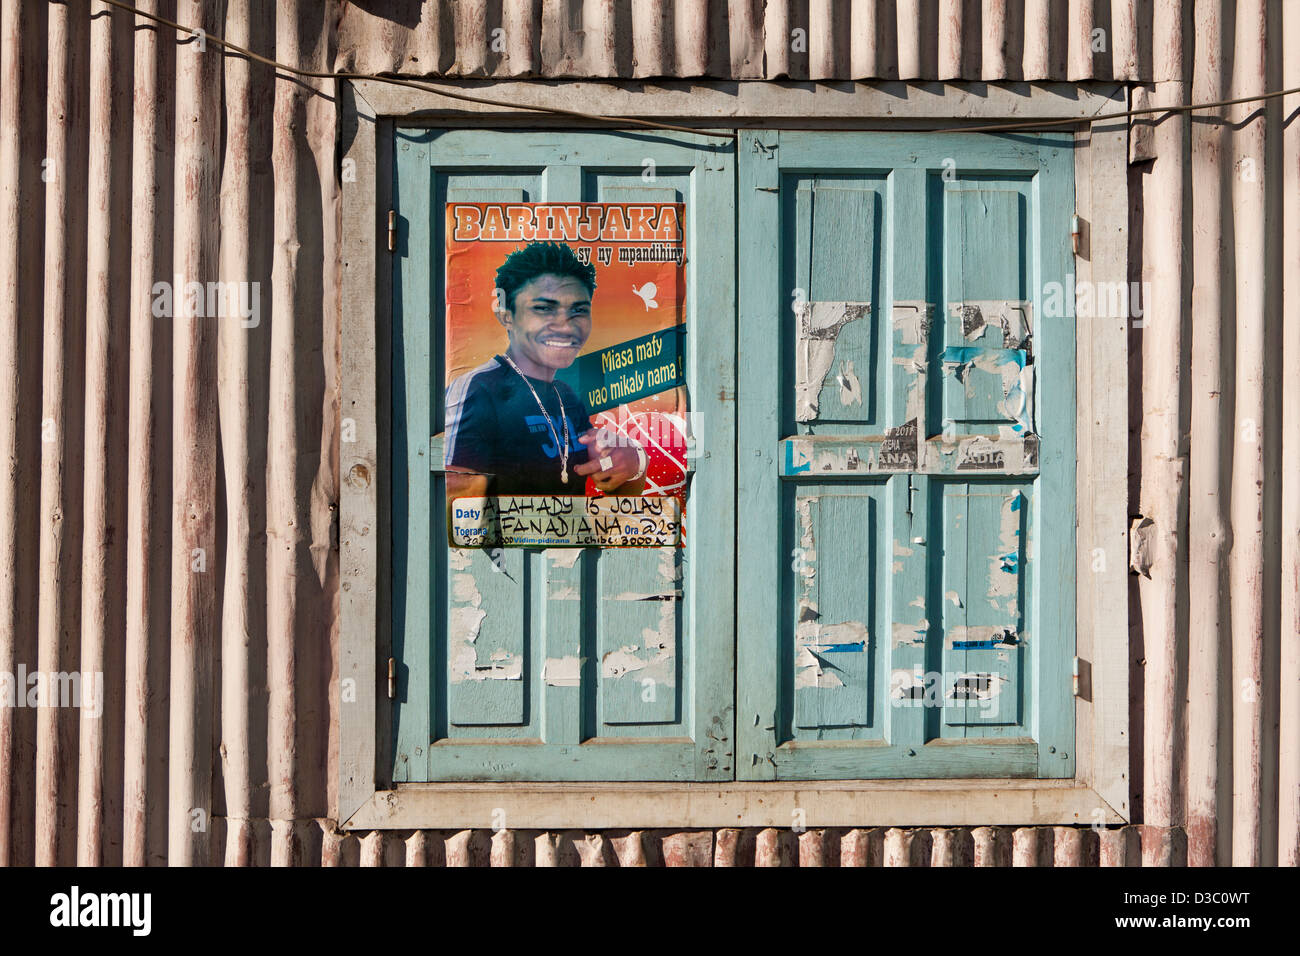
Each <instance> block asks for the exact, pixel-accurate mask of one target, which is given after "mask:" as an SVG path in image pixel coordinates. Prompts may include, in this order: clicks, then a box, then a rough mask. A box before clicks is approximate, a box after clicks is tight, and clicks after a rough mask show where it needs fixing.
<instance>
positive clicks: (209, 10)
mask: <svg viewBox="0 0 1300 956" xmlns="http://www.w3.org/2000/svg"><path fill="white" fill-rule="evenodd" d="M140 6H141V7H142V8H144V9H149V10H156V11H157V12H159V13H161V14H163V15H165V16H170V17H173V18H175V19H177V20H179V21H180V22H183V23H186V24H193V25H196V26H201V27H203V28H204V29H205V30H207V31H208V32H209V34H214V35H222V36H225V37H226V38H228V39H230V40H233V41H235V42H238V43H241V44H245V45H248V46H250V47H251V48H253V49H254V50H256V51H258V52H261V53H263V54H265V55H268V56H273V57H275V58H276V59H278V60H281V61H284V62H289V63H294V64H298V65H300V66H302V67H306V68H314V69H330V68H337V69H353V70H360V71H399V72H403V73H408V74H415V75H426V74H431V73H436V74H446V75H456V76H502V77H504V76H509V77H520V76H547V77H563V76H589V77H651V76H680V77H731V78H740V79H762V78H768V79H772V78H783V77H790V78H796V79H800V78H811V79H841V80H842V79H859V78H889V79H898V78H901V79H921V80H944V79H970V80H976V79H979V80H998V79H1007V80H1036V79H1057V80H1083V79H1111V78H1114V79H1120V80H1128V81H1141V82H1142V83H1144V84H1147V85H1146V86H1140V87H1135V97H1136V98H1137V99H1138V100H1139V101H1146V102H1151V103H1154V104H1169V103H1176V102H1183V101H1186V100H1187V99H1188V98H1189V97H1190V98H1192V99H1195V100H1216V99H1219V98H1221V97H1224V96H1240V95H1247V94H1252V93H1257V92H1260V91H1261V90H1264V89H1277V88H1280V87H1283V86H1300V3H1296V2H1287V3H1284V4H1268V3H1265V2H1264V0H1237V2H1234V0H1110V2H1107V0H1070V2H1068V3H1066V2H1049V0H983V2H974V0H875V2H873V0H853V2H848V0H839V2H837V0H808V2H790V3H784V2H767V3H760V2H757V0H732V2H722V0H676V2H668V3H664V4H662V5H660V4H650V3H644V4H643V3H639V2H637V3H628V2H623V0H587V2H578V0H544V2H542V3H529V2H526V0H502V2H500V3H489V2H487V0H460V2H447V0H444V2H424V3H420V2H417V0H405V2H399V3H380V2H378V0H364V2H355V3H350V4H339V3H337V2H335V3H330V4H317V3H312V2H308V0H298V2H282V3H278V4H273V3H270V2H261V0H228V2H226V3H224V4H220V3H215V2H211V0H182V2H179V3H175V4H174V3H172V2H160V0H140ZM92 8H93V9H92ZM801 30H802V31H806V33H804V34H800V33H798V32H796V31H801ZM1097 30H1100V31H1101V33H1100V34H1098V33H1096V32H1095V31H1097ZM0 38H2V39H0V359H2V360H3V361H4V362H5V367H4V369H3V371H2V372H0V454H2V455H3V456H4V461H5V462H6V464H7V467H5V468H4V470H3V472H0V674H8V675H15V676H16V677H21V675H22V674H23V673H24V672H27V673H30V672H33V671H39V672H43V673H50V672H59V671H63V672H67V671H87V672H91V673H94V672H103V673H104V675H105V678H104V692H103V695H102V698H101V699H100V702H101V703H102V707H103V713H102V716H100V717H93V716H89V712H90V711H89V710H88V711H87V713H86V715H83V714H82V713H80V712H79V711H78V710H76V709H73V708H31V707H22V706H15V707H0V862H7V863H15V864H21V863H32V862H38V863H71V862H74V861H78V862H82V863H86V864H95V863H105V864H118V863H128V864H140V863H162V862H165V861H167V860H168V859H170V860H171V861H172V862H202V861H203V860H204V859H205V858H208V857H210V858H211V859H212V861H213V862H220V861H222V860H224V861H225V862H226V863H229V864H238V863H248V862H275V863H317V862H324V863H334V862H338V863H349V862H350V863H363V864H366V863H369V864H384V863H395V864H398V865H401V864H403V863H407V864H415V863H429V864H439V863H446V864H448V865H457V864H460V865H465V864H474V863H486V862H491V863H492V864H494V865H509V864H512V863H514V864H527V863H537V864H555V865H565V864H573V865H577V864H583V865H602V864H610V865H616V864H619V863H622V864H624V865H627V864H635V863H639V862H645V863H649V864H656V863H667V864H670V865H671V864H686V865H708V864H710V863H714V864H726V863H728V862H732V861H734V862H740V863H749V862H756V863H757V864H758V865H785V864H794V863H796V862H797V863H798V864H801V865H809V864H812V865H818V864H827V865H829V864H834V863H836V862H839V863H844V864H855V865H877V864H885V865H896V864H909V863H911V864H916V865H925V864H927V863H933V864H936V865H938V864H961V863H976V864H979V863H987V862H999V861H1008V860H1013V859H1014V860H1015V861H1016V862H1018V863H1023V864H1026V865H1032V864H1042V865H1051V864H1052V863H1055V864H1056V865H1086V864H1089V863H1097V862H1101V863H1125V862H1128V863H1133V862H1136V861H1138V860H1145V861H1146V862H1147V863H1148V864H1159V863H1175V864H1176V863H1180V862H1183V861H1184V860H1186V861H1190V862H1193V863H1207V862H1211V861H1212V860H1214V859H1215V858H1216V854H1217V859H1218V860H1219V861H1221V862H1229V861H1231V862H1237V863H1260V862H1262V863H1271V862H1277V861H1280V862H1283V863H1289V864H1295V863H1296V862H1297V861H1298V855H1300V833H1298V831H1297V820H1298V819H1300V604H1298V600H1300V562H1298V560H1297V553H1298V551H1297V549H1298V537H1300V529H1298V526H1300V373H1297V371H1296V369H1297V368H1300V120H1298V119H1297V110H1298V109H1300V96H1297V97H1291V98H1289V99H1288V101H1287V102H1285V103H1283V102H1281V101H1278V100H1274V101H1272V103H1271V104H1270V105H1267V106H1265V105H1263V104H1253V105H1250V106H1241V107H1234V108H1232V109H1231V111H1229V112H1228V113H1227V119H1228V120H1230V121H1231V122H1230V123H1219V122H1212V121H1209V120H1207V119H1204V118H1197V119H1194V120H1189V119H1188V118H1187V117H1186V116H1178V117H1174V118H1170V119H1166V120H1164V121H1162V122H1159V123H1138V124H1136V126H1135V130H1134V131H1135V134H1136V135H1135V136H1134V137H1133V154H1134V156H1133V158H1134V161H1135V162H1134V164H1133V165H1131V166H1130V186H1131V189H1132V195H1133V197H1134V199H1133V209H1132V229H1131V236H1132V240H1131V250H1130V252H1131V257H1132V259H1131V261H1132V263H1133V265H1132V271H1133V278H1134V279H1135V280H1146V281H1149V282H1150V283H1151V296H1150V299H1149V302H1148V303H1147V305H1148V306H1149V307H1148V309H1147V311H1146V314H1145V316H1144V326H1143V328H1142V329H1141V330H1135V331H1134V332H1133V333H1132V341H1131V343H1130V344H1131V346H1132V353H1133V356H1134V359H1133V368H1132V377H1131V384H1132V390H1133V394H1134V411H1135V413H1136V414H1135V415H1134V424H1133V435H1132V441H1131V462H1130V464H1131V468H1130V471H1131V474H1132V476H1133V483H1132V492H1131V496H1130V497H1131V501H1130V506H1129V510H1130V512H1131V513H1132V514H1134V515H1137V516H1141V518H1145V519H1149V520H1148V521H1147V522H1146V523H1142V532H1141V535H1140V540H1141V542H1142V543H1143V547H1141V548H1139V549H1138V550H1139V552H1140V553H1139V554H1138V555H1137V559H1138V563H1139V565H1141V566H1142V567H1144V569H1145V573H1144V574H1143V575H1142V576H1140V577H1137V578H1135V586H1134V588H1133V591H1132V597H1131V601H1132V603H1133V607H1134V614H1133V615H1132V618H1133V620H1134V622H1135V623H1134V632H1133V635H1132V653H1133V660H1134V664H1135V667H1134V670H1133V673H1134V681H1133V696H1134V705H1133V706H1134V713H1135V715H1136V717H1135V721H1134V726H1133V738H1134V739H1133V743H1134V749H1133V755H1134V756H1133V766H1132V768H1131V770H1132V777H1133V783H1134V791H1135V795H1136V799H1135V805H1136V806H1137V807H1138V808H1140V813H1141V814H1142V816H1141V818H1140V819H1141V820H1142V822H1143V823H1144V824H1146V826H1141V827H1126V828H1123V829H1119V830H1113V831H1103V832H1101V833H1094V832H1092V831H1089V830H1078V829H1073V828H1060V827H1058V828H1050V827H1049V828H1025V829H1015V830H1012V829H1006V830H996V829H990V828H977V829H974V830H968V829H956V830H945V829H917V830H911V831H909V830H897V829H890V830H882V829H875V830H870V829H868V830H852V831H822V830H817V831H809V832H808V833H804V834H794V833H791V832H787V831H776V830H763V831H753V830H719V831H716V832H709V831H704V832H692V833H663V832H659V831H655V832H645V833H639V832H637V833H629V832H627V831H619V832H606V833H604V834H583V833H563V834H560V833H553V834H545V833H543V834H538V833H533V832H512V831H502V832H500V833H497V834H495V835H493V834H492V833H490V832H488V831H465V832H462V833H459V834H447V833H439V832H433V831H430V832H417V833H387V834H385V833H378V832H377V833H372V834H368V835H367V834H360V835H355V834H350V835H343V834H341V833H339V832H338V831H337V830H336V829H335V827H334V825H333V823H332V822H331V819H330V818H331V814H332V812H333V810H332V808H333V807H334V805H335V800H334V794H333V789H334V780H335V778H336V773H335V767H334V761H335V759H336V757H335V754H336V751H337V741H336V737H337V717H338V715H337V704H336V703H335V701H336V697H337V695H336V694H334V693H332V692H331V687H332V682H333V679H334V676H335V673H336V670H337V657H338V586H337V570H338V562H337V550H336V549H337V531H336V527H337V525H336V521H335V516H336V507H337V506H336V503H337V501H338V474H337V471H336V467H337V466H336V462H337V442H338V425H339V409H338V401H339V399H338V367H339V365H338V341H339V339H338V328H339V276H340V262H339V248H340V247H339V222H340V217H339V181H338V180H339V172H338V156H337V146H336V141H335V137H336V130H337V125H338V116H337V104H336V101H335V98H334V93H335V88H334V84H333V82H332V81H303V80H299V79H294V78H290V77H287V76H282V77H279V78H276V77H273V76H272V75H271V72H270V70H269V69H267V68H264V67H261V66H252V65H250V64H249V63H247V62H246V61H244V60H242V59H239V58H236V57H222V56H220V55H219V54H216V53H215V47H212V46H211V45H208V46H207V47H206V49H204V48H203V44H202V42H201V41H200V40H198V39H195V38H190V37H184V36H182V37H179V38H178V37H177V36H176V35H175V34H174V33H173V32H172V31H168V30H166V29H161V28H158V27H156V26H155V25H153V24H151V23H148V22H147V21H144V20H141V21H140V22H139V23H138V24H137V23H136V22H135V20H134V18H133V17H131V16H130V15H129V14H126V13H123V12H120V11H115V10H111V9H110V8H108V7H106V6H104V5H102V4H100V3H98V2H95V3H93V4H92V3H88V2H87V0H68V2H66V3H46V2H41V0H4V2H3V13H2V14H0ZM1098 38H1101V39H1098ZM805 40H806V43H805ZM1284 73H1285V75H1284ZM1284 118H1289V122H1284ZM173 278H174V281H178V282H180V283H184V282H187V281H192V280H198V281H203V282H207V281H213V280H220V281H226V282H241V281H243V282H253V283H258V286H257V288H258V289H259V295H260V299H259V300H258V311H257V318H258V321H257V323H256V324H255V325H250V326H248V327H246V326H245V323H243V322H241V321H240V319H239V318H238V317H235V318H224V319H216V320H212V319H209V320H203V321H191V320H190V319H188V318H187V315H188V312H187V310H188V309H189V308H190V305H189V303H188V302H187V300H186V298H185V297H184V296H177V297H176V301H175V303H174V305H175V311H176V315H175V317H174V318H166V317H164V318H156V317H155V316H154V315H153V313H152V307H153V304H154V302H155V296H154V294H153V292H154V282H155V281H157V280H160V279H161V280H172V279H173ZM1284 317H1285V318H1286V319H1287V320H1288V321H1287V322H1284V321H1283V319H1284ZM1229 596H1230V599H1229ZM20 696H21V695H20ZM91 709H92V710H93V708H91ZM1279 795H1280V797H1279ZM169 819H170V826H169Z"/></svg>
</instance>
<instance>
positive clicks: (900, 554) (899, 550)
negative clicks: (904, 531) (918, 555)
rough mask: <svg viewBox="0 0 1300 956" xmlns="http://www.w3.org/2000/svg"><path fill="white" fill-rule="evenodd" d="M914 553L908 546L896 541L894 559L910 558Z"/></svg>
mask: <svg viewBox="0 0 1300 956" xmlns="http://www.w3.org/2000/svg"><path fill="white" fill-rule="evenodd" d="M912 553H913V552H912V549H911V548H909V547H907V546H906V545H903V544H899V543H898V541H897V540H895V541H894V557H896V558H910V557H911V556H912Z"/></svg>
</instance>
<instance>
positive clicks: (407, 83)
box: [49, 0, 1300, 139]
mask: <svg viewBox="0 0 1300 956" xmlns="http://www.w3.org/2000/svg"><path fill="white" fill-rule="evenodd" d="M49 2H50V3H57V2H61V0H49ZM100 2H102V3H106V4H108V5H109V6H112V7H117V8H118V9H119V10H125V11H127V12H128V13H132V14H135V15H136V16H138V17H144V18H145V19H148V20H153V21H155V22H157V23H161V24H163V25H164V26H168V27H171V28H172V29H174V30H178V31H180V32H181V33H187V34H189V35H190V36H198V35H199V34H200V31H199V30H198V29H197V28H195V27H187V26H185V25H183V24H180V23H176V22H175V21H173V20H168V19H167V18H166V17H162V16H159V15H158V14H155V13H149V12H147V11H144V10H141V9H139V8H138V7H135V6H132V5H131V4H129V3H126V2H124V0H100ZM202 36H203V37H204V38H205V40H210V41H212V42H213V43H215V44H217V46H219V47H222V48H223V49H226V50H230V51H232V52H234V53H238V54H239V55H241V56H245V57H247V58H248V59H250V60H253V61H255V62H258V63H262V64H264V65H266V66H269V67H272V68H274V69H276V70H283V71H284V72H285V73H289V74H291V75H295V76H301V77H307V78H309V79H318V80H372V81H374V82H377V83H389V84H392V85H394V86H403V87H407V88H409V89H413V90H421V91H423V92H426V93H435V94H437V95H439V96H445V97H447V98H448V99H453V100H463V101H465V102H467V103H478V104H480V105H482V106H496V107H500V108H502V109H508V110H513V109H523V110H531V111H534V112H538V113H550V114H553V115H556V116H568V117H573V118H576V119H582V120H587V121H595V122H598V123H611V124H614V125H630V126H639V127H642V128H646V129H662V130H671V131H672V132H676V133H696V134H699V135H701V136H716V137H719V138H722V139H735V138H736V134H735V133H733V132H717V131H712V130H704V129H693V128H690V127H686V126H673V125H672V124H669V123H659V122H655V121H654V120H643V119H637V118H635V117H631V116H606V115H601V114H597V113H584V112H581V111H579V110H566V109H563V108H560V107H556V106H534V105H532V104H528V103H507V102H505V101H503V100H495V99H491V98H489V97H484V96H473V95H471V94H469V93H462V92H460V91H458V90H448V89H444V88H441V87H438V86H433V85H431V84H429V83H427V82H425V81H422V80H410V79H404V78H402V77H396V76H382V75H380V74H377V73H352V72H349V71H333V70H304V69H301V68H300V67H296V66H290V65H289V64H287V63H281V62H279V61H277V60H272V59H271V58H270V57H265V56H262V55H261V54H260V53H254V52H253V51H252V50H249V49H247V48H246V47H242V46H240V45H238V44H237V43H231V42H230V41H228V40H225V39H223V38H222V37H219V36H215V35H213V34H210V33H206V32H204V33H202ZM1294 94H1300V86H1297V87H1292V88H1290V89H1286V90H1271V91H1269V92H1267V93H1257V94H1255V95H1253V96H1238V97H1236V98H1234V99H1228V100H1217V101H1215V102H1213V103H1185V104H1182V105H1179V106H1151V107H1147V108H1144V109H1140V110H1120V111H1117V112H1114V113H1099V114H1097V115H1095V116H1072V117H1068V118H1066V119H1054V120H1048V119H1036V120H1025V121H1024V122H1020V123H990V124H985V125H982V126H957V127H952V126H949V127H938V128H935V129H933V130H925V131H923V132H935V133H1007V132H1014V131H1016V130H1038V129H1042V128H1044V127H1048V126H1073V125H1078V124H1080V123H1096V122H1104V121H1106V120H1115V119H1128V118H1130V117H1134V116H1151V115H1154V114H1156V113H1191V112H1195V111H1197V110H1211V109H1218V108H1220V107H1224V106H1236V105H1238V104H1241V103H1254V102H1258V101H1262V100H1270V99H1275V98H1277V97H1279V96H1291V95H1294ZM917 132H922V131H920V130H918V131H917Z"/></svg>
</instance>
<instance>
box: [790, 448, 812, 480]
mask: <svg viewBox="0 0 1300 956" xmlns="http://www.w3.org/2000/svg"><path fill="white" fill-rule="evenodd" d="M811 470H812V462H810V461H805V462H804V463H803V464H802V465H799V466H797V467H796V465H795V463H794V442H786V443H785V473H786V474H787V475H798V474H801V473H802V472H805V471H811Z"/></svg>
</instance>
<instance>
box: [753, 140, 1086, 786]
mask: <svg viewBox="0 0 1300 956" xmlns="http://www.w3.org/2000/svg"><path fill="white" fill-rule="evenodd" d="M739 156H740V160H739V162H740V172H739V190H738V195H739V196H740V206H739V210H738V213H739V219H740V225H739V230H740V232H739V251H738V255H739V261H740V264H741V266H740V268H741V273H740V316H741V325H740V328H741V334H740V338H739V342H738V345H739V369H740V375H739V389H740V392H739V394H740V399H741V404H740V409H739V418H740V422H739V439H738V441H739V450H738V461H739V471H738V499H737V500H738V511H737V520H738V532H737V537H738V542H739V559H738V560H739V563H738V581H739V587H740V594H739V603H738V618H737V625H738V635H739V639H738V642H737V654H738V665H737V699H738V705H737V734H738V740H737V744H738V748H739V752H738V761H739V763H738V775H739V777H740V778H741V779H750V780H761V779H811V778H827V779H846V778H871V777H989V776H994V777H1004V776H1006V777H1013V776H1028V777H1035V776H1037V777H1061V776H1072V775H1073V772H1074V758H1073V749H1074V748H1073V698H1072V687H1071V666H1070V662H1071V658H1072V656H1073V653H1074V650H1073V649H1074V584H1073V562H1074V555H1075V540H1074V528H1075V520H1074V511H1075V509H1074V464H1075V450H1074V416H1075V399H1074V395H1075V371H1074V319H1073V311H1072V303H1068V302H1067V303H1066V308H1065V309H1064V310H1061V309H1057V310H1056V311H1065V313H1066V314H1065V315H1046V316H1045V315H1044V314H1043V304H1044V296H1043V290H1045V289H1049V288H1050V285H1049V284H1050V283H1061V284H1062V287H1063V288H1070V286H1068V285H1067V284H1066V283H1067V277H1066V272H1067V269H1068V268H1069V265H1068V263H1069V253H1070V246H1069V243H1070V238H1069V229H1070V225H1069V223H1070V214H1071V211H1072V209H1073V155H1072V152H1071V148H1070V140H1069V137H1068V136H1061V135H1056V136H1047V135H1033V134H1029V135H1016V136H1013V137H1003V138H998V137H991V136H979V135H971V134H928V135H927V134H905V135H898V134H884V133H839V134H836V133H813V132H781V133H776V132H766V131H765V132H746V133H743V134H742V137H741V143H740V153H739ZM1056 301H1057V302H1059V301H1061V297H1060V296H1057V298H1056Z"/></svg>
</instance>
